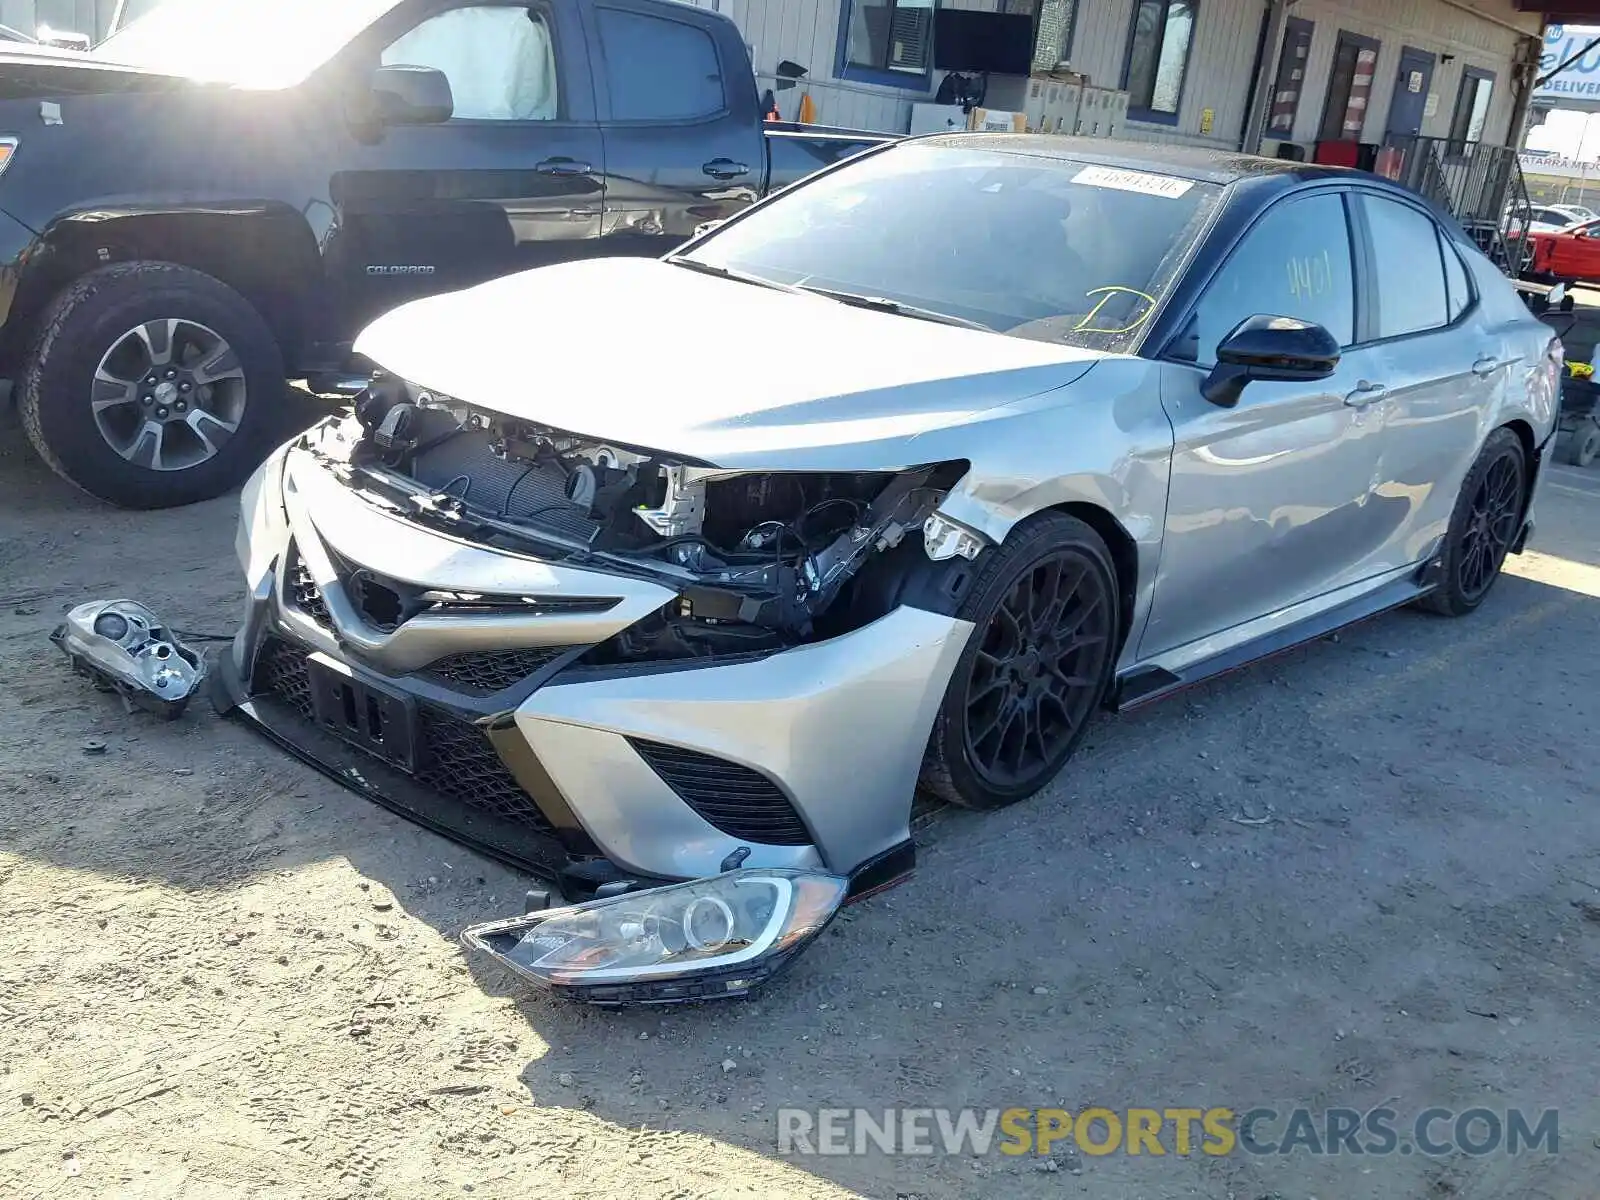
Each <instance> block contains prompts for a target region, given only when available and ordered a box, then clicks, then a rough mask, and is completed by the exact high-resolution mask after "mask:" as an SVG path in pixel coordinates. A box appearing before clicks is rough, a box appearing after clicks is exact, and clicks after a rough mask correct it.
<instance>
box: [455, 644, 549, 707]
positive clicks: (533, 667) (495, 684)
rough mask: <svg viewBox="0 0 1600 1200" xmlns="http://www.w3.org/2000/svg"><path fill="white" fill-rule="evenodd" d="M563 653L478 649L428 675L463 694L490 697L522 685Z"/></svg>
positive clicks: (545, 648) (542, 650) (535, 649)
mask: <svg viewBox="0 0 1600 1200" xmlns="http://www.w3.org/2000/svg"><path fill="white" fill-rule="evenodd" d="M562 653H563V648H561V647H537V648H531V647H530V648H526V649H521V650H478V651H472V652H469V653H466V654H452V655H451V656H450V657H449V658H441V659H440V660H439V661H438V662H436V663H432V664H430V665H429V666H428V668H427V672H426V673H427V674H429V675H433V676H435V677H437V678H438V679H439V680H440V681H442V682H444V683H446V684H449V685H450V686H452V687H455V688H459V689H460V690H461V691H463V692H472V693H474V694H476V695H480V696H487V695H490V694H492V693H494V692H499V691H504V690H505V689H506V688H508V687H511V686H512V685H513V684H518V683H521V682H522V681H523V680H524V679H526V678H527V677H528V676H529V675H532V674H533V673H534V672H535V671H537V670H539V669H540V668H541V667H545V666H548V665H549V664H550V663H552V662H554V661H555V660H556V659H557V658H560V657H561V654H562Z"/></svg>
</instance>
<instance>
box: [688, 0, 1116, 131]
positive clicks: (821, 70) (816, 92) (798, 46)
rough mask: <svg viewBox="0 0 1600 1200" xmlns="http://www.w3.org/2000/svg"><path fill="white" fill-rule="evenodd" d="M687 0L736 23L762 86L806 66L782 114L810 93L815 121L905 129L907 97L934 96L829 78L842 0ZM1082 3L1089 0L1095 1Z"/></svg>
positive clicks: (959, 1) (951, 4) (974, 2)
mask: <svg viewBox="0 0 1600 1200" xmlns="http://www.w3.org/2000/svg"><path fill="white" fill-rule="evenodd" d="M689 2H690V3H691V4H695V5H698V6H699V7H700V8H709V9H714V10H715V11H717V12H723V13H726V14H728V16H730V17H732V18H733V19H734V20H735V21H736V22H738V25H739V28H740V29H742V30H744V36H745V41H747V42H749V43H750V47H751V50H752V51H753V53H754V59H755V65H756V78H757V80H758V81H759V82H760V83H761V86H762V87H770V86H772V84H773V83H774V82H776V77H775V76H774V75H773V73H772V72H773V70H774V69H775V68H776V67H777V65H778V64H779V63H780V62H782V61H783V60H784V59H788V60H789V61H791V62H796V63H799V64H800V65H801V66H802V67H804V68H806V71H807V75H806V78H805V80H804V81H803V82H802V83H801V84H800V86H799V87H796V88H795V89H794V90H793V91H788V92H783V93H780V94H779V96H778V105H779V108H780V109H781V110H782V112H783V115H784V116H785V117H789V118H793V117H794V116H795V113H796V110H797V108H798V106H799V103H800V97H801V96H802V95H805V94H807V93H809V94H810V96H811V99H812V101H813V102H814V103H815V104H816V106H817V123H818V124H821V125H843V126H847V127H849V128H852V129H882V130H888V131H890V132H894V133H904V132H905V131H906V129H907V127H908V126H909V125H910V123H911V104H912V102H913V101H915V100H926V101H931V100H932V99H933V95H932V92H931V91H929V92H912V91H907V90H906V89H903V88H890V87H876V86H874V85H872V84H869V83H856V82H854V81H853V80H844V79H835V78H833V68H834V60H835V58H836V57H837V54H838V48H839V6H840V3H841V0H689ZM1084 2H1086V3H1093V2H1094V0H1084ZM941 6H942V7H945V8H969V9H980V10H986V11H992V10H995V9H999V8H1002V7H1005V5H1004V4H1003V3H1002V0H941ZM1012 7H1013V8H1014V7H1015V6H1012ZM935 84H936V85H937V77H936V78H935Z"/></svg>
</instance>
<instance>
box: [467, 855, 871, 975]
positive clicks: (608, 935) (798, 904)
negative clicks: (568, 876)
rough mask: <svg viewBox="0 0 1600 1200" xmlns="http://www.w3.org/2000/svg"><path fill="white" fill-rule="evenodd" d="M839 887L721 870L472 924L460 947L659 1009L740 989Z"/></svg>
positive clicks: (798, 939) (809, 931) (803, 875)
mask: <svg viewBox="0 0 1600 1200" xmlns="http://www.w3.org/2000/svg"><path fill="white" fill-rule="evenodd" d="M847 887H848V881H847V880H845V879H842V878H840V877H839V876H836V875H825V874H821V873H819V872H812V871H796V870H762V869H758V868H746V869H742V870H737V871H729V872H727V873H725V874H722V875H716V876H713V877H711V878H709V879H698V880H695V881H694V882H692V883H680V884H673V885H671V886H669V887H662V888H653V889H651V890H649V891H641V892H632V893H628V894H626V895H622V896H614V897H608V898H606V899H604V900H594V901H591V902H590V903H588V904H579V905H576V906H574V907H571V908H559V909H550V910H548V911H546V912H541V913H531V914H529V915H527V916H523V917H513V918H511V919H510V920H505V921H495V922H491V923H490V924H487V925H477V926H474V927H472V928H471V929H468V930H466V931H465V932H464V933H463V934H462V935H461V936H462V940H463V941H464V942H465V943H466V944H467V945H469V946H471V947H473V948H474V949H477V950H482V951H483V952H485V953H487V954H489V955H490V956H492V957H493V958H494V959H495V960H496V961H497V962H499V963H500V964H501V965H503V966H505V967H507V968H509V969H510V970H512V971H514V972H516V973H517V974H518V975H521V976H523V977H524V978H527V979H531V980H533V981H534V982H535V983H539V984H542V985H544V986H546V987H552V988H556V989H558V990H561V991H565V992H569V993H571V994H573V995H576V996H578V997H579V998H581V999H584V1000H587V1001H589V1002H590V1003H595V1004H668V1003H674V1002H680V1001H685V1000H708V999H715V998H719V997H728V996H737V995H742V994H744V993H746V992H749V991H750V990H751V989H752V988H754V987H755V986H757V985H758V984H760V983H762V982H764V981H765V980H766V979H768V978H770V977H771V976H772V975H773V974H775V973H776V972H777V971H778V969H779V968H780V967H782V966H783V965H784V964H785V963H787V962H789V961H790V960H791V959H792V958H793V957H794V956H795V955H796V954H797V953H798V952H799V951H800V950H801V949H802V948H803V947H804V946H805V945H806V943H808V942H809V941H810V940H811V939H812V938H814V937H816V935H817V934H819V933H821V932H822V930H823V929H824V928H826V927H827V924H828V922H829V921H831V920H832V919H833V916H834V914H835V913H836V912H838V911H839V906H840V905H841V904H842V903H843V902H844V898H845V892H846V889H847Z"/></svg>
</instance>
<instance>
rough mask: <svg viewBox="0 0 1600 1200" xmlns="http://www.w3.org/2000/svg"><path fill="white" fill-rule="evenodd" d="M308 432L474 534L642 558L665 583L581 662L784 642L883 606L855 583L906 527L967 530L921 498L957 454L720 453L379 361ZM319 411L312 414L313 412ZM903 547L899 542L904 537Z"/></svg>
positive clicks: (949, 541)
mask: <svg viewBox="0 0 1600 1200" xmlns="http://www.w3.org/2000/svg"><path fill="white" fill-rule="evenodd" d="M333 424H341V425H342V426H343V430H342V431H341V432H340V433H339V434H338V435H337V437H336V438H335V439H334V440H335V441H336V442H337V443H338V447H339V448H338V449H336V448H335V447H334V446H332V445H330V444H329V439H328V438H327V437H326V436H323V437H320V438H319V436H318V431H317V430H313V431H312V433H311V434H308V435H307V446H308V448H311V449H313V450H315V451H318V452H319V453H321V454H322V455H324V456H328V455H330V452H331V453H332V455H333V456H334V457H337V458H338V460H339V464H338V465H339V466H340V467H341V468H343V469H345V470H347V471H348V472H349V475H348V478H349V481H350V482H351V483H352V485H355V486H356V487H357V488H358V490H361V491H365V492H368V493H369V494H371V493H375V494H376V495H377V496H379V497H381V498H382V499H383V501H385V502H387V503H389V504H391V505H394V506H397V507H400V508H402V509H403V510H405V511H407V512H409V513H410V514H411V515H412V516H413V517H415V518H417V519H420V520H423V521H426V522H429V523H435V524H438V525H441V526H443V527H448V528H450V529H451V530H452V531H454V532H456V533H457V534H459V535H461V536H465V537H469V538H472V539H473V540H477V541H480V542H482V543H484V544H488V545H504V546H506V547H508V548H515V547H518V546H520V547H521V548H523V549H529V548H534V549H536V550H537V551H538V552H539V553H543V554H551V553H553V554H555V555H557V556H558V557H559V558H560V559H561V560H562V561H590V562H593V563H594V564H595V565H597V566H598V565H604V566H607V567H611V568H615V569H619V570H623V571H627V572H629V573H634V574H641V573H642V574H645V575H647V576H649V577H651V578H653V579H656V580H657V581H659V582H663V583H666V584H668V585H669V586H672V587H674V588H676V589H677V590H678V593H679V595H678V599H677V600H676V602H675V604H674V605H673V606H670V609H669V610H663V611H662V612H661V613H659V614H658V615H657V618H656V619H655V620H652V621H646V622H641V623H640V624H638V625H636V626H635V627H633V628H631V629H629V630H626V631H624V632H623V633H622V634H619V635H618V636H617V637H616V638H614V639H613V640H612V641H611V642H609V643H606V644H605V645H603V646H597V647H595V648H594V651H593V652H592V653H591V656H590V660H591V661H592V662H594V663H596V664H603V663H605V662H627V661H637V660H640V659H663V658H686V657H694V656H699V655H708V654H716V655H727V654H737V653H741V652H764V651H770V650H775V649H781V648H782V647H784V646H788V645H794V644H797V643H799V642H804V641H808V640H811V639H814V638H816V637H823V636H830V635H832V634H833V633H836V632H840V631H842V630H844V629H848V628H852V627H855V626H859V625H860V624H863V623H865V622H866V621H868V620H871V619H873V618H875V617H877V616H880V615H882V613H883V611H886V608H885V606H884V605H883V603H882V602H881V600H874V599H871V598H868V597H866V596H863V595H861V594H860V593H862V592H864V591H871V592H872V593H873V595H874V596H878V595H881V593H882V588H880V587H873V588H871V589H864V588H861V587H858V586H856V585H857V584H858V582H859V581H860V578H861V576H862V574H863V568H864V567H865V566H866V564H867V563H868V562H869V561H870V560H873V559H874V558H875V557H877V556H882V555H884V554H886V553H887V552H891V551H894V550H895V549H896V548H897V547H900V546H901V545H902V543H903V542H904V540H905V538H906V535H907V534H908V533H911V534H917V533H922V534H923V535H924V539H925V544H926V546H927V549H928V553H927V554H923V553H921V550H922V547H920V546H918V547H916V550H917V557H918V558H920V559H922V561H923V562H927V561H928V560H929V559H930V558H940V559H944V558H949V557H952V556H953V555H956V554H959V555H960V556H962V557H966V558H972V557H975V556H976V554H977V553H978V551H979V549H980V548H981V544H982V543H981V540H980V539H978V538H977V537H976V535H971V534H970V533H968V531H965V530H961V529H960V527H955V528H956V531H957V532H958V534H962V535H966V536H956V537H951V536H950V535H951V532H952V531H951V528H950V527H949V525H948V523H947V522H945V520H944V518H942V517H935V516H934V510H935V508H936V507H937V505H938V504H939V502H940V501H941V500H942V499H943V497H944V496H945V494H946V493H947V492H948V490H949V489H950V487H951V486H952V485H953V484H954V483H955V482H957V481H958V480H959V479H960V477H961V476H962V475H963V474H964V473H965V471H966V469H967V464H966V463H965V462H949V463H935V464H930V465H923V466H914V467H909V468H907V469H905V470H901V471H880V472H833V473H828V472H754V471H731V470H725V469H719V468H715V467H709V466H705V465H702V464H696V463H693V462H690V461H682V460H678V459H674V458H672V457H670V456H668V455H664V454H659V453H656V452H653V451H649V450H645V449H642V448H637V447H630V446H625V445H619V444H614V443H612V444H607V443H601V442H597V441H594V440H592V439H587V438H583V437H578V436H575V435H571V434H568V433H565V432H563V431H560V430H556V429H552V428H549V427H547V426H542V425H539V424H536V423H533V422H529V421H526V420H521V419H514V418H509V417H505V416H502V415H500V414H497V413H492V412H487V411H484V410H481V409H476V408H473V407H471V406H468V405H465V404H463V403H461V402H459V401H455V400H452V399H450V398H448V397H444V396H439V395H435V394H432V393H429V392H426V391H423V390H420V389H417V388H415V387H412V386H410V385H408V384H406V383H404V382H403V381H401V380H398V379H394V378H388V377H384V376H382V375H379V376H376V377H375V378H374V380H373V382H372V383H371V385H369V387H368V388H367V390H366V391H365V392H364V393H363V394H362V395H361V397H360V399H359V400H358V401H357V404H356V408H355V417H354V421H350V420H348V419H346V420H344V421H342V422H334V423H333ZM323 428H324V429H326V428H327V427H326V426H325V427H323ZM908 549H909V548H908Z"/></svg>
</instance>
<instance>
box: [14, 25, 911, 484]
mask: <svg viewBox="0 0 1600 1200" xmlns="http://www.w3.org/2000/svg"><path fill="white" fill-rule="evenodd" d="M761 110H762V104H761V100H760V98H759V96H758V89H757V85H756V81H755V76H754V73H753V71H752V69H751V64H750V59H749V56H748V51H747V50H746V48H745V44H744V40H743V38H742V37H741V36H740V34H739V31H738V29H737V28H736V27H735V26H734V24H733V23H732V22H731V21H729V20H728V19H727V18H725V17H722V16H719V15H717V14H716V13H712V12H709V11H705V10H702V9H699V8H695V7H691V6H689V5H686V4H679V3H675V2H673V0H515V2H510V3H508V2H503V0H502V2H496V0H477V2H475V3H464V2H462V0H340V2H339V3H338V4H330V3H327V0H271V2H270V3H269V2H265V0H165V3H163V4H161V5H160V6H158V7H157V8H155V9H154V10H153V11H151V12H150V13H149V14H148V15H146V16H143V17H141V18H140V19H139V20H137V21H135V22H134V23H133V24H131V25H129V26H128V27H127V28H125V29H122V30H119V31H118V32H117V33H115V34H113V35H112V36H111V37H110V38H109V39H107V40H106V41H105V42H102V43H101V44H100V45H99V46H97V47H96V48H95V49H94V50H93V51H92V52H91V53H90V54H88V55H85V54H81V53H71V52H67V51H51V50H49V49H45V48H36V47H25V46H17V47H10V46H8V47H6V48H4V49H0V379H10V380H12V381H14V386H13V389H12V394H13V396H14V398H15V400H16V402H17V403H18V405H19V407H20V409H21V414H22V425H23V428H24V429H25V430H26V431H27V435H28V437H29V438H30V439H31V441H32V442H33V444H34V446H35V447H36V448H37V449H38V451H39V453H40V454H41V455H42V456H43V457H44V458H45V460H46V461H47V462H49V464H50V465H51V466H52V467H53V468H54V469H55V470H56V471H57V472H59V473H60V474H61V475H63V476H65V477H66V478H67V479H69V480H71V481H72V482H73V483H75V484H77V485H78V486H79V487H81V488H83V489H85V490H86V491H89V492H91V493H93V494H94V495H96V496H99V497H101V498H103V499H105V500H108V501H111V502H113V503H115V504H120V505H124V506H128V507H139V508H158V507H165V506H169V505H174V504H184V503H189V502H192V501H195V500H200V499H204V498H206V497H209V496H214V495H217V494H219V493H221V492H223V491H225V490H227V489H228V488H230V487H232V486H235V485H236V484H238V483H239V482H240V481H241V480H242V479H243V478H244V476H245V475H246V474H247V473H248V472H249V470H250V469H251V468H252V467H253V466H254V464H255V463H256V462H258V461H259V460H260V458H261V457H262V456H263V455H264V454H265V452H266V450H267V449H268V448H269V447H268V444H267V443H268V442H269V441H270V440H271V438H272V436H273V433H274V431H275V429H276V428H278V425H277V423H276V422H275V420H274V419H273V418H274V414H273V413H272V411H271V409H272V406H273V405H274V403H276V402H278V401H279V399H280V397H282V395H283V394H284V388H283V380H284V379H286V378H287V379H306V380H308V381H309V382H310V384H311V386H312V388H313V390H324V391H326V390H339V388H340V386H341V385H343V384H345V383H347V382H348V381H349V380H350V379H351V378H352V377H354V376H355V375H356V374H357V373H358V372H359V370H360V364H359V363H355V362H353V361H352V359H351V353H350V344H351V342H352V340H353V339H354V337H355V335H356V333H357V332H359V330H360V329H361V327H362V326H363V325H364V324H365V323H367V322H368V321H369V320H370V319H372V318H373V317H375V316H377V315H378V314H380V313H381V312H383V311H385V310H387V309H389V308H392V307H393V306H395V305H396V304H399V303H402V302H403V301H406V300H410V299H413V298H415V297H417V296H420V295H423V294H426V293H431V292H440V291H446V290H451V289H455V288H460V287H464V286H467V285H470V284H473V283H477V282H480V281H482V280H485V279H488V278H491V277H493V276H496V275H503V274H507V273H509V272H512V271H517V270H522V269H525V268H530V267H537V266H541V265H544V264H547V263H553V262H559V261H562V260H565V259H572V258H578V257H583V256H587V255H613V254H637V255H657V254H661V253H664V252H666V251H668V250H670V249H671V248H672V247H674V246H675V245H677V244H678V243H680V242H682V241H683V240H684V239H686V238H688V237H689V236H691V235H692V234H693V232H694V231H695V229H696V227H697V226H699V225H702V224H705V223H707V222H711V221H716V220H719V219H722V218H724V217H727V216H729V215H731V214H732V213H734V212H736V211H737V210H739V209H741V208H743V207H744V206H746V205H748V204H750V203H752V202H754V201H755V200H757V199H759V198H760V197H761V196H763V195H764V194H766V193H767V192H768V191H770V190H774V189H776V188H779V187H781V186H783V185H785V184H788V183H791V182H793V181H795V180H797V179H799V178H801V177H803V176H805V175H807V174H809V173H810V172H812V171H814V170H817V169H819V168H821V167H824V166H827V165H828V164H830V163H832V162H835V161H837V160H838V159H840V158H841V157H844V156H846V155H848V154H851V153H854V152H856V151H858V150H861V149H863V148H865V147H867V146H869V145H872V144H874V143H875V142H877V141H882V140H885V139H884V138H882V137H876V136H874V135H869V134H850V133H847V132H844V131H828V130H810V129H808V130H804V131H802V130H790V129H780V128H777V127H775V126H774V125H772V124H770V123H767V122H764V121H763V119H762V116H763V114H762V111H761ZM537 333H538V331H537V330H536V329H530V330H529V369H530V370H536V369H537V365H538V360H537V344H538V339H537ZM595 339H596V346H595V349H596V353H597V354H604V353H609V352H616V351H619V350H620V351H622V352H625V349H626V344H627V331H626V330H623V329H609V330H608V329H597V330H595Z"/></svg>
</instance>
